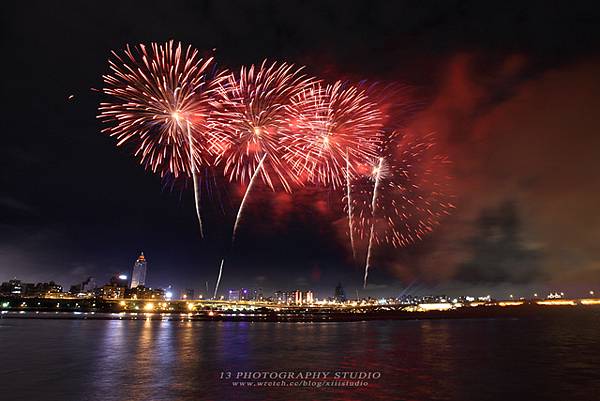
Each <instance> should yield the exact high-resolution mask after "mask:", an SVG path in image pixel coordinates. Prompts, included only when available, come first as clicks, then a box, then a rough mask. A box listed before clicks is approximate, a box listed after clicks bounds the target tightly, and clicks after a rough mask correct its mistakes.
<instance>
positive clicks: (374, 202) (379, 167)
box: [363, 157, 383, 288]
mask: <svg viewBox="0 0 600 401" xmlns="http://www.w3.org/2000/svg"><path fill="white" fill-rule="evenodd" d="M382 168H383V157H380V158H379V164H378V165H377V174H376V175H375V185H374V186H373V199H372V201H371V213H372V215H373V221H372V222H371V233H370V235H369V247H368V248H367V261H366V263H365V277H364V280H363V288H367V279H368V278H369V267H370V266H371V251H372V249H373V236H374V233H375V212H376V210H375V207H376V206H377V193H378V192H379V182H380V178H381V170H382Z"/></svg>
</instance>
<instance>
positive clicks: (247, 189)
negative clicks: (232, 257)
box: [231, 153, 267, 247]
mask: <svg viewBox="0 0 600 401" xmlns="http://www.w3.org/2000/svg"><path fill="white" fill-rule="evenodd" d="M266 157H267V154H266V153H265V154H264V155H263V157H262V158H261V159H260V161H259V162H258V165H257V166H256V170H254V174H252V178H250V181H249V183H248V187H247V188H246V192H245V193H244V197H243V198H242V202H241V203H240V208H239V209H238V213H237V216H236V218H235V224H234V225H233V233H232V235H231V246H232V247H233V243H234V242H235V234H236V233H237V228H238V225H239V223H240V219H241V217H242V212H243V211H244V205H245V204H246V199H248V194H249V193H250V189H252V186H253V184H254V180H255V179H256V176H257V175H258V172H259V171H260V169H261V167H262V165H263V162H264V161H265V158H266Z"/></svg>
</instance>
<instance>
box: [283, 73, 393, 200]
mask: <svg viewBox="0 0 600 401" xmlns="http://www.w3.org/2000/svg"><path fill="white" fill-rule="evenodd" d="M289 110H290V119H291V121H292V122H293V124H290V125H289V128H288V132H287V134H286V135H284V136H283V137H282V138H281V144H282V146H283V147H284V148H285V149H286V150H287V151H286V152H285V153H284V154H283V158H284V159H285V160H286V161H287V162H288V164H289V165H290V166H292V168H293V170H294V172H295V173H296V175H298V176H303V175H306V176H307V178H308V181H309V182H312V183H319V184H321V185H323V186H331V187H333V188H334V189H335V188H338V187H343V186H344V185H345V181H346V175H347V174H346V170H347V167H348V163H347V160H348V159H350V167H351V169H352V170H354V169H355V167H356V166H358V165H361V164H366V163H367V162H368V161H369V160H371V159H372V158H373V157H375V156H376V155H377V154H378V148H379V145H380V143H381V139H382V136H381V128H382V123H383V115H382V113H381V112H380V111H379V109H378V107H377V105H376V104H375V103H373V102H371V101H370V100H369V98H368V97H367V95H366V94H365V91H364V90H361V89H359V88H358V87H353V86H347V85H346V84H344V83H343V82H341V81H337V82H336V83H334V84H333V85H326V86H323V85H321V84H319V83H316V84H313V85H311V86H308V87H307V88H306V89H305V90H303V91H302V92H301V93H299V94H298V95H297V96H294V97H293V98H292V99H291V103H290V107H289ZM352 173H354V171H352Z"/></svg>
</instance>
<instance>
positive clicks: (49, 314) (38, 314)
mask: <svg viewBox="0 0 600 401" xmlns="http://www.w3.org/2000/svg"><path fill="white" fill-rule="evenodd" d="M564 312H568V313H573V314H575V315H577V314H580V313H589V312H593V313H599V314H600V305H587V306H581V305H577V306H574V305H560V306H540V305H522V306H507V307H500V306H475V307H463V308H457V309H453V310H446V311H427V312H421V311H419V312H413V311H403V310H393V311H347V312H339V311H314V312H313V311H308V312H307V311H302V312H299V311H296V312H290V311H275V310H269V311H260V312H258V311H257V312H254V313H249V312H248V311H243V312H236V311H219V312H216V311H200V312H188V313H182V312H105V311H70V310H69V311H65V310H63V311H49V310H27V311H25V310H20V311H19V310H2V311H1V312H0V320H1V319H52V320H153V321H154V320H155V321H219V322H222V321H228V322H299V323H301V322H356V321H372V320H380V321H383V320H439V319H450V320H455V319H512V318H536V317H541V316H549V315H550V316H551V315H554V314H557V313H561V314H563V313H564Z"/></svg>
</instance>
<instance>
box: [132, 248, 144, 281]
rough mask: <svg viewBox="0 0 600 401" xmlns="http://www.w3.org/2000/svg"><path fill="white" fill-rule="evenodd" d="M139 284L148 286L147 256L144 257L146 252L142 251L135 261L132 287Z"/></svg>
mask: <svg viewBox="0 0 600 401" xmlns="http://www.w3.org/2000/svg"><path fill="white" fill-rule="evenodd" d="M138 286H142V287H145V286H146V258H145V257H144V252H142V253H141V255H140V256H139V257H138V258H137V260H136V261H135V264H134V265H133V273H131V286H130V288H136V287H138Z"/></svg>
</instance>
